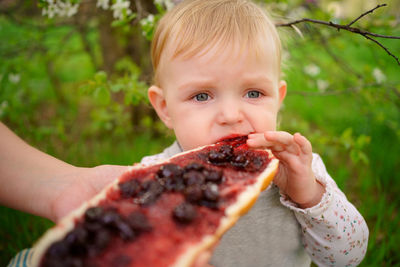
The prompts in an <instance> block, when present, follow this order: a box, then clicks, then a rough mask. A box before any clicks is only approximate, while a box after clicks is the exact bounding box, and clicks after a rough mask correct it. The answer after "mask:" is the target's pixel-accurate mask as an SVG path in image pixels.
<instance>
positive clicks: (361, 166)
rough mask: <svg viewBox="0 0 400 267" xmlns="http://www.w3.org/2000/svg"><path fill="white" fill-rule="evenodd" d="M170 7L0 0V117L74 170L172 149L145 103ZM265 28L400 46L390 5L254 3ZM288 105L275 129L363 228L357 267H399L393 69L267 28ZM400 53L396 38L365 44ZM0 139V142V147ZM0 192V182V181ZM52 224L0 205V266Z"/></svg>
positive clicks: (329, 43)
mask: <svg viewBox="0 0 400 267" xmlns="http://www.w3.org/2000/svg"><path fill="white" fill-rule="evenodd" d="M177 2H179V1H172V0H169V1H168V0H154V1H152V0H131V1H129V0H110V1H109V0H98V1H95V0H62V1H61V0H58V1H51V0H48V1H46V0H40V1H28V0H16V1H13V0H2V1H0V120H1V121H2V122H4V123H5V124H6V125H8V127H10V128H11V129H12V130H13V131H14V132H15V133H17V134H18V135H19V136H20V137H21V138H23V139H24V140H26V141H27V142H28V143H29V144H31V145H33V146H35V147H36V148H38V149H40V150H42V151H44V152H46V153H49V154H51V155H53V156H55V157H57V158H59V159H61V160H64V161H66V162H68V163H70V164H74V165H77V166H85V167H91V166H96V165H100V164H125V165H127V164H132V163H134V162H137V161H139V160H140V159H141V158H142V157H143V156H145V155H149V154H154V153H157V152H160V151H162V149H163V148H164V147H165V146H167V145H169V144H170V143H172V142H173V140H174V137H173V134H172V133H171V132H170V131H168V130H167V129H166V128H165V127H164V126H163V125H162V124H161V123H160V121H159V120H158V119H157V116H156V115H155V113H154V112H153V110H152V109H151V108H150V105H149V103H148V101H147V99H146V94H147V92H146V90H147V88H148V86H149V85H150V84H151V79H152V69H151V63H150V56H149V44H150V40H151V36H152V33H153V29H154V24H155V23H156V22H157V20H158V19H159V18H160V16H162V14H163V13H164V12H165V11H166V10H167V9H169V8H171V7H172V6H173V5H174V4H176V3H177ZM257 2H259V3H260V4H262V5H265V7H266V8H267V9H268V10H269V12H271V14H272V15H273V17H274V19H275V20H276V22H277V23H286V22H289V21H294V20H297V19H301V18H304V17H306V18H312V19H318V20H323V21H332V22H334V23H338V24H347V23H349V22H351V21H352V20H353V19H355V18H357V17H358V16H359V15H361V14H362V13H364V12H366V11H368V10H370V9H372V8H374V7H376V6H377V5H378V4H383V3H387V6H386V7H381V8H379V9H377V10H375V11H374V12H373V13H371V14H368V15H366V16H364V17H363V18H361V19H360V20H359V21H357V22H356V23H355V24H353V25H352V26H353V27H358V28H362V29H365V30H367V31H370V32H374V33H378V34H383V35H392V36H400V1H399V0H387V1H386V2H384V1H374V0H369V1H362V0H351V1H350V0H349V1H329V0H293V1H267V0H264V1H262V0H259V1H257ZM279 31H280V34H281V37H282V40H283V43H284V49H285V52H284V54H283V60H284V67H283V72H284V79H285V80H286V81H287V83H288V95H287V97H286V100H285V104H284V106H283V108H282V111H281V115H280V119H279V120H280V127H279V128H280V129H281V130H285V131H289V132H291V133H294V132H301V133H302V134H303V135H305V136H307V137H308V138H309V139H310V141H311V143H312V144H313V150H314V152H317V153H319V154H320V155H321V156H322V158H323V159H324V161H325V163H326V166H327V169H328V171H329V172H330V174H331V176H332V177H334V179H335V180H336V182H337V184H338V186H339V187H340V188H341V189H342V190H343V191H344V192H345V194H346V195H347V197H348V198H349V200H350V201H351V202H352V203H353V204H354V205H355V206H356V207H357V208H358V210H359V211H360V212H361V213H362V215H363V216H364V218H365V219H366V221H367V223H368V226H369V229H370V238H369V245H368V252H367V255H366V258H365V260H364V261H363V263H362V264H361V266H400V254H399V245H398V243H399V241H400V231H399V230H398V228H399V226H400V214H399V204H400V198H399V194H400V175H399V173H400V159H399V152H400V63H398V62H396V59H395V58H394V57H391V56H390V55H389V54H388V53H387V52H386V51H385V50H384V49H382V48H381V47H380V46H378V45H377V44H376V43H374V42H372V41H371V40H367V39H366V38H364V37H363V36H361V35H357V34H354V33H350V32H348V31H344V30H341V31H338V30H337V29H334V28H332V27H328V26H324V25H317V24H313V23H300V24H296V25H295V26H294V27H279ZM376 40H377V41H379V42H380V43H381V44H382V45H383V46H385V47H386V48H387V49H388V50H389V51H390V52H391V53H392V54H393V55H395V56H397V57H398V58H399V57H400V40H398V39H397V40H396V39H383V38H377V39H376ZM0 138H1V137H0ZM1 186H7V184H3V185H1ZM52 225H53V224H52V223H51V222H50V221H48V220H45V219H42V218H39V217H36V216H32V215H29V214H25V213H22V212H19V211H16V210H12V209H9V208H6V207H3V206H0V266H5V265H6V264H7V262H8V261H9V260H10V259H11V257H12V256H13V255H14V254H15V253H17V252H18V251H19V250H21V249H23V248H26V247H30V246H31V245H32V244H33V243H34V241H35V240H37V238H38V237H39V236H41V235H42V234H43V233H44V231H45V230H46V229H48V228H49V227H51V226H52Z"/></svg>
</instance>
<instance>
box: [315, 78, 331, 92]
mask: <svg viewBox="0 0 400 267" xmlns="http://www.w3.org/2000/svg"><path fill="white" fill-rule="evenodd" d="M328 87H329V82H328V81H325V80H322V79H318V80H317V88H318V91H320V92H322V93H323V92H325V91H326V89H328Z"/></svg>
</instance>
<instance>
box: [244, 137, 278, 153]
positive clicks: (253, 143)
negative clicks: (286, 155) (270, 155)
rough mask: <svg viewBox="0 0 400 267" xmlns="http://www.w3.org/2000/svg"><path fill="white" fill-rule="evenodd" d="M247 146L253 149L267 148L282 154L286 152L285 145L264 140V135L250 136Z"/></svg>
mask: <svg viewBox="0 0 400 267" xmlns="http://www.w3.org/2000/svg"><path fill="white" fill-rule="evenodd" d="M248 137H249V139H248V140H247V145H248V146H249V147H253V148H269V149H271V150H272V151H273V152H282V151H284V150H286V147H285V145H283V144H280V143H277V142H271V141H268V140H266V139H265V137H264V134H250V135H249V136H248Z"/></svg>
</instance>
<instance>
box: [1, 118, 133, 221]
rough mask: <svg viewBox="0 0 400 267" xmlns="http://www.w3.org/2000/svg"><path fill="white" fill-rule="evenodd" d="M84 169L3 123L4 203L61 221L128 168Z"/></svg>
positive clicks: (99, 167) (2, 189) (2, 170)
mask: <svg viewBox="0 0 400 267" xmlns="http://www.w3.org/2000/svg"><path fill="white" fill-rule="evenodd" d="M127 168H128V167H126V166H111V165H103V166H97V167H94V168H80V167H75V166H73V165H70V164H68V163H65V162H63V161H61V160H59V159H56V158H54V157H52V156H50V155H48V154H46V153H43V152H41V151H39V150H38V149H36V148H34V147H32V146H30V145H28V144H27V143H26V142H24V141H23V140H22V139H20V138H19V137H18V136H16V135H15V134H14V133H13V132H12V131H11V130H9V129H8V128H7V127H6V126H5V125H4V124H3V123H1V122H0V181H1V183H2V186H0V204H2V205H5V206H8V207H11V208H14V209H18V210H21V211H24V212H27V213H31V214H35V215H38V216H42V217H45V218H48V219H50V220H53V221H57V220H58V219H59V218H61V217H62V216H64V215H66V214H67V213H68V212H69V211H71V210H73V209H74V208H76V207H78V206H79V205H80V204H81V203H82V202H84V201H85V200H88V199H90V198H91V197H92V196H94V195H95V194H96V193H98V192H99V191H100V190H101V189H102V188H103V187H104V186H105V185H107V184H108V183H110V182H111V181H112V180H114V179H115V178H117V177H118V176H120V175H121V174H122V173H123V172H124V171H126V170H127Z"/></svg>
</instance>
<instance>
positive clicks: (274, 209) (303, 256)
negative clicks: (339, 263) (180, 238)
mask: <svg viewBox="0 0 400 267" xmlns="http://www.w3.org/2000/svg"><path fill="white" fill-rule="evenodd" d="M211 264H212V265H214V266H215V267H230V266H232V267H233V266H235V267H241V266H243V267H255V266H257V267H259V266H279V267H285V266H288V267H290V266H296V267H299V266H310V264H311V259H310V257H309V256H308V255H307V253H306V251H305V250H304V247H303V245H302V242H301V228H300V225H299V223H298V222H297V220H296V218H295V216H294V214H293V212H292V211H291V210H289V209H288V208H286V207H284V206H283V205H282V204H281V203H280V201H279V189H278V188H277V187H276V186H274V185H272V186H271V187H270V188H268V189H267V190H265V191H264V192H262V193H261V194H260V197H259V198H258V200H257V202H256V203H255V204H254V206H253V207H252V208H251V209H250V211H249V212H248V213H247V214H246V215H245V216H243V217H241V218H240V219H239V221H238V222H237V223H236V224H235V226H233V227H232V228H231V229H229V230H228V231H227V232H226V233H225V234H224V236H223V237H222V239H221V241H220V243H219V244H218V246H217V247H216V248H215V250H214V253H213V256H212V258H211Z"/></svg>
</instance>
